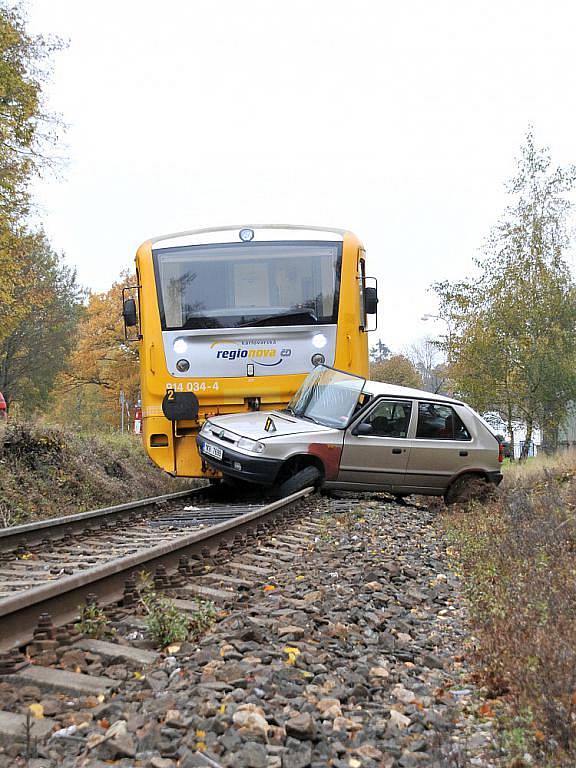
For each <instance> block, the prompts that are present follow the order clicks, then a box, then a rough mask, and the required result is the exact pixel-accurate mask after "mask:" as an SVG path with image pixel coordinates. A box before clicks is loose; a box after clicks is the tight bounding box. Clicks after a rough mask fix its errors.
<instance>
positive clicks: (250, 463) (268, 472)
mask: <svg viewBox="0 0 576 768" xmlns="http://www.w3.org/2000/svg"><path fill="white" fill-rule="evenodd" d="M196 443H197V445H198V453H199V454H200V457H201V459H202V461H205V462H206V464H209V465H210V466H211V467H212V468H213V469H217V470H218V471H219V472H222V474H223V475H229V476H230V477H236V478H238V479H239V480H246V481H248V482H250V483H258V484H260V485H273V484H274V481H275V480H276V477H277V475H278V472H279V471H280V467H281V465H282V460H281V459H265V458H263V457H261V456H247V455H246V454H245V453H240V452H239V451H233V450H231V449H230V448H225V447H223V446H222V445H217V444H216V443H214V442H212V441H211V440H206V438H205V437H202V436H198V437H197V438H196ZM204 443H208V444H209V445H212V446H214V447H215V448H219V449H220V450H221V451H222V458H221V459H216V458H215V457H214V456H210V455H208V454H206V453H204V451H203V450H202V449H203V446H204ZM234 464H237V465H240V467H241V469H238V468H237V467H234Z"/></svg>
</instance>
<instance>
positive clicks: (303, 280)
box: [153, 241, 342, 330]
mask: <svg viewBox="0 0 576 768" xmlns="http://www.w3.org/2000/svg"><path fill="white" fill-rule="evenodd" d="M153 255H154V263H155V271H156V283H157V287H158V297H159V305H160V317H161V321H162V329H163V330H182V329H200V328H245V327H246V328H247V327H266V326H274V325H279V326H282V325H288V326H294V325H318V324H335V323H336V322H337V320H338V302H339V289H340V269H341V261H342V245H341V243H337V242H320V241H319V242H308V241H306V242H298V241H294V242H280V243H275V242H253V243H224V244H214V245H194V246H182V247H176V248H163V249H162V248H159V249H157V250H154V252H153Z"/></svg>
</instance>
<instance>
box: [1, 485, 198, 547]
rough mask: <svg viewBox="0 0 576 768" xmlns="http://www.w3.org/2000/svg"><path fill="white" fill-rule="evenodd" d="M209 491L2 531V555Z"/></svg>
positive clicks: (178, 494) (170, 495)
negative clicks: (101, 521) (99, 519)
mask: <svg viewBox="0 0 576 768" xmlns="http://www.w3.org/2000/svg"><path fill="white" fill-rule="evenodd" d="M209 488H210V486H202V487H201V488H190V490H187V491H177V492H176V493H165V494H163V495H162V496H152V497H150V498H148V499H138V500H136V501H129V502H126V503H125V504H116V505H115V506H113V507H102V508H101V509H92V510H89V511H88V512H79V513H78V514H76V515H64V516H63V517H51V518H47V519H46V520H37V521H35V522H33V523H25V524H24V525H13V526H10V527H9V528H2V529H1V530H0V552H9V551H11V550H13V549H16V547H18V546H20V545H23V546H31V545H34V544H40V543H41V542H42V541H43V540H44V539H45V538H48V537H49V538H58V537H61V536H64V535H66V534H72V533H78V531H81V530H85V529H86V528H87V527H88V526H89V525H90V524H93V523H95V522H96V520H97V519H98V518H105V519H106V520H107V521H113V520H117V519H120V520H121V519H123V518H125V517H130V516H131V515H133V514H134V513H135V512H139V513H140V514H143V513H145V512H146V510H147V508H148V507H155V506H156V505H158V504H162V503H164V502H170V501H177V500H178V499H183V498H185V497H187V496H201V495H202V494H203V493H206V492H207V491H208V489H209Z"/></svg>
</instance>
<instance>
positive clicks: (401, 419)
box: [361, 400, 412, 437]
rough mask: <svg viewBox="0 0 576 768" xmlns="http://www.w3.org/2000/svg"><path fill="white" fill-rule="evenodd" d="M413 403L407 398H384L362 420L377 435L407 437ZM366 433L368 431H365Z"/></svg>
mask: <svg viewBox="0 0 576 768" xmlns="http://www.w3.org/2000/svg"><path fill="white" fill-rule="evenodd" d="M411 413H412V403H411V402H410V401H407V400H402V401H397V400H383V401H381V402H380V403H379V404H378V405H377V406H376V407H375V408H374V409H373V410H371V411H370V413H369V414H368V415H367V416H366V418H365V419H364V420H363V421H362V422H361V423H362V424H367V425H368V426H369V427H370V428H371V429H370V431H369V432H368V433H367V434H370V435H375V436H377V437H406V435H407V434H408V427H409V426H410V414H411ZM365 434H366V433H365Z"/></svg>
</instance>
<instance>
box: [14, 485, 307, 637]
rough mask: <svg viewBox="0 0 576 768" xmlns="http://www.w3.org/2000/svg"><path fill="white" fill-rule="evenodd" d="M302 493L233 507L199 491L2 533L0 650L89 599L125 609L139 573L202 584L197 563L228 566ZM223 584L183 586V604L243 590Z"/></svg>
mask: <svg viewBox="0 0 576 768" xmlns="http://www.w3.org/2000/svg"><path fill="white" fill-rule="evenodd" d="M309 493H311V489H307V490H305V491H301V492H299V493H296V494H293V495H292V496H289V497H287V498H285V499H281V500H279V501H274V502H271V503H267V504H262V503H260V504H257V503H248V502H247V503H241V504H238V503H234V502H233V501H232V500H231V499H230V498H226V496H222V494H221V493H219V492H218V491H217V490H216V489H212V488H200V489H196V490H194V491H191V492H183V493H179V494H170V495H169V496H161V497H157V498H153V499H145V500H142V501H139V502H135V503H131V504H123V505H119V506H116V507H111V508H107V509H103V510H95V511H92V512H86V513H82V514H79V515H73V516H71V517H65V518H58V519H55V520H45V521H40V522H38V523H32V524H29V525H23V526H15V527H13V528H9V529H5V530H3V531H0V652H2V651H3V652H6V651H9V650H10V649H13V648H15V647H21V646H23V645H25V644H27V643H29V642H30V641H31V640H33V638H34V637H35V632H36V636H37V635H38V622H39V619H40V617H42V616H49V618H50V620H51V622H53V624H55V625H57V626H62V625H65V624H67V623H69V622H71V621H73V620H74V618H75V617H76V616H77V614H78V607H79V606H80V605H81V604H82V603H85V602H86V601H87V600H88V601H89V600H92V599H93V596H94V595H95V596H97V599H98V601H99V603H100V604H101V605H108V604H111V603H116V602H118V601H121V600H122V599H123V597H124V602H125V603H126V602H129V601H130V594H131V592H132V591H133V584H134V580H135V578H136V576H137V574H138V573H139V572H141V571H142V570H146V571H148V572H151V573H156V574H157V580H158V582H159V585H160V587H164V588H167V587H170V586H172V587H179V588H180V589H182V587H183V584H184V585H185V583H186V582H187V581H188V580H189V579H190V578H191V577H192V576H194V575H195V576H201V577H205V575H206V574H203V573H202V574H199V573H198V570H199V569H198V567H197V566H198V563H199V562H200V560H201V559H202V558H204V560H206V559H210V562H212V558H215V560H216V561H217V562H219V563H222V562H226V561H229V562H233V561H234V559H235V556H236V552H237V551H238V550H241V549H245V550H249V549H250V547H253V548H255V547H257V546H258V537H259V535H261V534H262V533H264V531H265V528H264V526H265V525H270V524H274V525H276V526H277V525H279V524H281V522H282V520H283V519H284V518H285V517H286V516H287V515H291V514H292V510H293V509H294V505H297V504H298V502H299V501H300V500H301V499H302V498H304V497H305V496H306V495H308V494H309ZM253 554H254V553H253ZM254 556H255V557H256V558H258V555H257V554H254ZM237 565H238V566H242V563H238V564H237ZM195 566H196V567H195ZM251 567H252V569H256V570H255V571H253V572H254V573H257V571H258V566H257V565H252V566H250V565H244V568H245V569H246V568H247V569H248V572H250V568H251ZM238 570H240V571H241V570H242V568H241V567H240V568H236V572H237V571H238ZM245 573H246V571H245ZM220 576H221V577H222V578H217V575H216V577H214V576H212V577H210V574H209V575H208V579H207V580H206V581H207V583H206V586H201V585H199V584H192V585H189V591H190V596H192V595H196V596H205V597H206V598H209V599H212V598H216V599H218V598H220V599H221V598H222V597H225V596H226V592H225V591H223V590H222V588H221V587H222V585H224V587H225V589H227V591H228V592H230V595H229V596H230V597H232V596H233V595H234V591H235V590H236V591H237V588H241V587H242V579H241V577H239V576H238V573H236V576H234V575H231V574H229V573H228V574H227V573H222V574H220ZM197 581H198V579H197ZM215 582H217V583H218V587H217V588H215V587H214V586H210V584H214V583H215ZM184 607H185V606H184ZM45 621H46V620H45V619H44V622H45ZM40 623H41V624H42V621H41V622H40Z"/></svg>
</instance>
